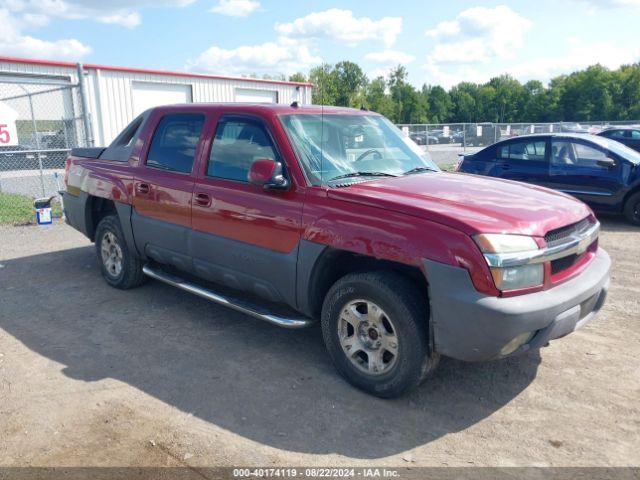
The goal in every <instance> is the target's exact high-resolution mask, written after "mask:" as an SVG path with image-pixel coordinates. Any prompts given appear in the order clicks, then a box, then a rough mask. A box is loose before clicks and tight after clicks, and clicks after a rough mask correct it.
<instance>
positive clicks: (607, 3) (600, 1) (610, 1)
mask: <svg viewBox="0 0 640 480" xmlns="http://www.w3.org/2000/svg"><path fill="white" fill-rule="evenodd" d="M577 1H578V2H579V3H584V4H588V5H590V6H592V7H596V8H597V7H603V8H607V7H640V0H577Z"/></svg>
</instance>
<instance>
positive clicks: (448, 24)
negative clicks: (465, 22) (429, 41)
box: [425, 20, 460, 37]
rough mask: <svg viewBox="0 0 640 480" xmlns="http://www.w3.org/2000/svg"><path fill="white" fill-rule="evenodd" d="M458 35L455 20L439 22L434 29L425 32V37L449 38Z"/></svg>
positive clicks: (457, 26)
mask: <svg viewBox="0 0 640 480" xmlns="http://www.w3.org/2000/svg"><path fill="white" fill-rule="evenodd" d="M458 33H460V23H459V22H458V21H456V20H449V21H444V22H440V23H439V24H438V25H437V26H436V28H433V29H431V30H427V31H426V32H425V35H426V36H427V37H440V36H451V35H456V34H458Z"/></svg>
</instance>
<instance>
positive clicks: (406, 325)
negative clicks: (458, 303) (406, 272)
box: [321, 271, 438, 398]
mask: <svg viewBox="0 0 640 480" xmlns="http://www.w3.org/2000/svg"><path fill="white" fill-rule="evenodd" d="M321 322H322V334H323V337H324V341H325V345H326V347H327V350H328V352H329V355H330V356H331V359H332V360H333V363H334V364H335V366H336V368H337V369H338V371H339V372H340V373H341V374H342V375H343V376H344V377H345V378H346V379H347V381H349V382H350V383H351V384H353V385H354V386H356V387H357V388H359V389H361V390H364V391H365V392H368V393H370V394H373V395H376V396H378V397H382V398H395V397H399V396H401V395H402V394H404V393H405V392H407V391H409V390H410V389H412V388H414V387H416V386H417V385H419V384H420V382H422V380H424V379H425V378H426V376H427V375H428V374H429V373H430V372H431V371H433V370H434V369H435V367H436V365H437V363H438V355H437V354H435V353H433V352H431V351H430V348H429V333H428V303H427V299H426V298H425V294H424V293H423V292H420V291H419V290H418V289H417V287H416V286H415V285H414V284H413V283H412V282H411V281H410V280H409V279H408V278H407V277H405V276H403V275H400V274H398V273H395V272H382V271H376V272H365V273H354V274H349V275H346V276H345V277H343V278H341V279H340V280H338V281H337V282H336V283H335V284H334V285H333V287H331V289H330V290H329V292H328V293H327V296H326V298H325V301H324V304H323V306H322V320H321Z"/></svg>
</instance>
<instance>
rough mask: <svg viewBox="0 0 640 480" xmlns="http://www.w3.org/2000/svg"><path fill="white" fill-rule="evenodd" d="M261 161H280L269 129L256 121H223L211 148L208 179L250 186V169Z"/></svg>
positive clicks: (219, 124) (217, 129) (219, 125)
mask: <svg viewBox="0 0 640 480" xmlns="http://www.w3.org/2000/svg"><path fill="white" fill-rule="evenodd" d="M260 158H270V159H273V160H276V159H277V156H276V152H275V149H274V148H273V144H272V143H271V139H270V138H269V135H268V134H267V132H266V130H265V128H264V127H263V126H262V125H261V124H260V123H258V122H256V121H252V120H241V119H229V120H225V119H222V120H220V122H219V123H218V127H217V128H216V136H215V138H214V140H213V145H212V146H211V155H210V156H209V164H208V165H207V176H209V177H217V178H225V179H227V180H237V181H240V182H246V181H247V174H248V173H249V167H251V164H252V163H253V162H254V161H255V160H258V159H260Z"/></svg>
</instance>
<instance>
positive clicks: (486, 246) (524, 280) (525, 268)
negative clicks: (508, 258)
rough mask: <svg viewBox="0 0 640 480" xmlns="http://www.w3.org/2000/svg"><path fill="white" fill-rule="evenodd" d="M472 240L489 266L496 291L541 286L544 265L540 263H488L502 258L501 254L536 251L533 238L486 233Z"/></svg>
mask: <svg viewBox="0 0 640 480" xmlns="http://www.w3.org/2000/svg"><path fill="white" fill-rule="evenodd" d="M473 239H474V240H475V242H476V243H477V244H478V247H479V248H480V250H481V251H482V253H484V254H485V257H486V258H487V262H488V263H489V265H490V266H491V276H492V277H493V281H494V282H495V284H496V288H497V289H498V290H502V291H504V290H517V289H521V288H529V287H537V286H539V285H542V283H543V281H544V265H543V264H542V263H535V264H525V265H518V266H492V265H500V263H492V261H490V259H491V260H493V259H495V257H502V255H501V254H507V255H508V254H513V253H520V252H532V251H536V250H538V244H537V243H536V241H535V239H534V238H533V237H528V236H526V235H504V234H493V233H488V234H482V235H476V236H475V237H473Z"/></svg>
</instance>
